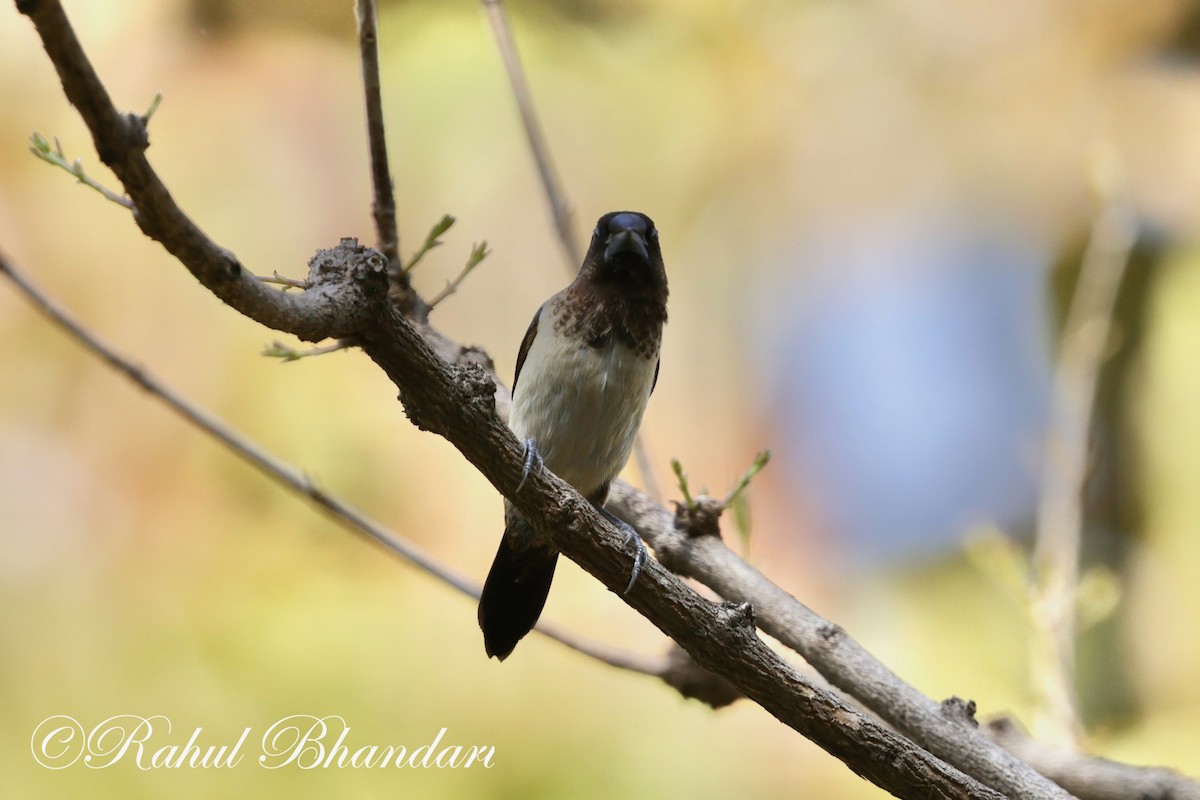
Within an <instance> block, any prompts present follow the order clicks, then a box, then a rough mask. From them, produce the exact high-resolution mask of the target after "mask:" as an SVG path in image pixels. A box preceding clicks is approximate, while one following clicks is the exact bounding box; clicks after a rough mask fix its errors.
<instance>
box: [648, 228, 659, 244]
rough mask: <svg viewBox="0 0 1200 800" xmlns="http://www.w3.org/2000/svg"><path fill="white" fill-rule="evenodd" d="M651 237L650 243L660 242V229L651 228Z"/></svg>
mask: <svg viewBox="0 0 1200 800" xmlns="http://www.w3.org/2000/svg"><path fill="white" fill-rule="evenodd" d="M649 237H650V241H652V242H657V241H658V228H651V229H650V233H649Z"/></svg>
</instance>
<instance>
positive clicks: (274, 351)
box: [262, 339, 353, 363]
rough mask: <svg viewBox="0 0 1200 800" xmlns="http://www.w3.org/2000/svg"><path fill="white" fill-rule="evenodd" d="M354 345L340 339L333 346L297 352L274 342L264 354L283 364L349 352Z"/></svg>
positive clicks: (265, 349) (327, 345) (266, 348)
mask: <svg viewBox="0 0 1200 800" xmlns="http://www.w3.org/2000/svg"><path fill="white" fill-rule="evenodd" d="M352 346H353V345H352V344H351V343H350V341H349V340H348V339H339V340H337V341H336V342H333V343H332V344H326V345H321V346H320V347H310V348H308V349H307V350H297V349H296V348H294V347H289V346H287V345H286V344H284V343H283V342H280V341H274V342H271V343H270V344H269V345H267V346H266V347H264V348H263V352H262V354H263V355H264V356H266V357H267V358H278V359H281V360H282V362H283V363H287V362H289V361H299V360H300V359H302V358H312V357H313V356H323V355H327V354H329V353H336V352H337V351H339V350H349V349H350V348H351V347H352Z"/></svg>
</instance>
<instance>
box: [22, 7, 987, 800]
mask: <svg viewBox="0 0 1200 800" xmlns="http://www.w3.org/2000/svg"><path fill="white" fill-rule="evenodd" d="M18 8H19V9H20V10H21V11H22V12H24V13H26V14H27V15H28V16H29V17H30V19H31V20H32V21H33V22H34V25H35V27H36V28H37V30H38V33H39V35H40V36H41V37H42V41H43V45H44V46H45V48H46V51H47V53H48V54H49V56H50V57H51V60H52V61H53V62H54V63H55V67H56V69H57V70H58V73H59V76H60V78H61V80H62V82H63V87H64V90H65V92H66V94H67V96H68V98H69V99H70V100H71V102H72V103H73V104H74V105H75V106H76V107H77V108H79V109H80V111H81V113H82V115H83V117H84V121H85V123H86V124H87V125H88V128H89V130H91V132H92V135H93V138H94V139H95V140H96V142H97V146H98V148H99V150H100V153H101V157H102V160H103V161H104V162H105V163H106V164H107V165H108V166H109V167H110V168H111V169H112V170H113V172H114V173H115V174H116V175H117V177H118V179H120V180H121V182H122V184H123V185H124V186H125V189H126V192H127V193H128V194H129V196H130V198H131V199H132V200H133V201H134V205H135V206H136V208H137V215H138V222H139V225H141V226H142V228H143V230H144V231H146V233H147V234H148V235H150V236H152V237H153V238H155V239H157V240H158V241H160V242H162V243H163V244H164V246H165V247H167V249H168V250H169V251H170V252H172V254H174V255H175V256H176V257H177V258H179V259H180V260H181V261H182V262H184V264H185V265H186V266H187V267H188V268H189V269H190V270H191V271H192V273H193V274H194V275H195V276H196V277H197V278H198V279H199V280H200V281H201V283H203V284H204V285H205V286H207V287H208V288H209V289H210V290H211V291H213V292H214V294H216V295H217V296H218V297H219V298H221V299H222V300H224V301H226V302H227V303H228V304H230V305H231V306H233V307H234V308H236V309H237V310H239V311H242V312H243V313H245V314H246V315H247V316H250V317H251V318H253V319H257V320H259V321H262V322H264V323H266V324H268V325H270V326H271V327H276V328H279V329H282V330H291V331H292V332H293V333H297V334H298V335H301V336H302V337H304V338H308V337H309V336H312V335H313V333H314V331H313V325H312V315H311V314H308V313H306V311H307V310H308V308H309V307H310V306H312V307H315V308H317V309H319V310H320V311H321V312H323V313H322V314H321V315H320V316H319V317H318V318H319V319H320V320H321V321H322V322H325V323H326V324H327V325H326V326H323V327H322V328H321V329H320V330H319V331H317V333H318V334H319V336H320V338H324V337H327V336H336V337H337V338H348V339H352V340H354V341H355V342H357V343H359V344H360V345H361V346H362V348H363V349H364V351H366V353H367V354H368V355H369V356H370V357H371V358H372V359H373V360H374V361H375V362H376V363H377V364H379V365H380V366H381V367H382V368H383V369H384V371H385V372H386V373H387V374H388V376H389V377H390V378H391V379H392V380H393V382H394V383H396V385H397V386H398V387H399V388H400V398H401V400H402V402H403V404H404V408H405V412H406V413H407V414H408V415H409V417H410V418H411V419H412V420H413V421H414V423H416V424H417V425H418V427H421V428H423V429H427V430H431V431H434V432H436V433H439V434H441V435H443V436H445V437H446V438H447V439H449V440H450V441H451V442H452V443H453V444H454V445H455V446H456V447H458V448H459V449H460V451H461V452H462V453H463V454H464V455H465V456H466V457H467V458H468V460H470V461H471V462H472V463H473V464H474V465H475V466H476V467H477V468H478V469H479V470H480V471H481V472H482V473H483V474H484V476H485V477H487V478H488V480H489V481H491V482H492V484H493V485H495V486H497V488H499V489H500V490H501V492H502V493H504V494H505V495H506V496H507V497H509V499H511V500H513V501H514V503H515V504H516V506H517V508H518V509H519V510H520V511H521V512H522V514H523V515H524V516H525V517H526V518H527V519H528V520H529V521H530V523H531V524H532V525H533V526H534V528H535V529H536V530H538V531H539V532H540V533H541V534H542V535H546V536H548V537H549V538H551V539H552V540H553V541H554V543H555V545H556V546H557V547H558V548H559V549H560V550H561V551H562V552H564V553H565V554H566V555H567V556H568V557H570V558H572V559H573V560H575V561H577V563H580V564H581V565H582V566H583V567H584V568H585V569H587V570H588V571H589V572H591V573H592V574H593V575H595V576H596V577H598V578H600V579H601V580H602V581H603V582H604V583H605V584H606V585H607V586H609V587H610V588H618V587H621V588H623V587H624V585H625V582H626V580H627V573H628V569H629V564H628V557H627V556H626V554H625V553H624V552H623V547H622V546H621V545H622V539H621V537H620V535H619V534H618V533H617V532H616V531H615V530H614V529H613V528H612V526H611V525H609V524H608V523H607V522H605V521H603V519H602V518H601V517H600V516H599V514H598V513H597V512H596V511H595V509H594V508H592V507H591V505H590V504H588V503H587V502H586V501H584V500H583V499H582V498H581V497H580V496H579V495H578V494H577V493H576V492H575V491H574V490H572V489H571V488H570V487H569V486H568V485H567V484H565V483H563V482H562V481H561V480H559V479H558V478H557V477H555V476H553V475H552V474H550V473H546V472H541V473H539V474H537V475H535V476H533V478H532V479H531V480H530V481H529V482H528V483H527V486H528V488H527V489H526V490H525V491H523V492H522V493H521V494H520V495H519V496H515V494H514V493H515V489H516V486H517V483H518V481H519V478H520V470H521V462H522V459H521V449H520V445H519V444H518V443H517V441H516V439H515V438H514V437H513V435H512V433H511V432H510V431H509V429H508V428H507V426H505V425H504V423H503V422H502V421H501V419H500V417H499V416H497V413H496V408H497V404H496V400H495V395H496V385H495V383H494V381H493V379H492V378H491V376H490V375H489V374H488V373H487V372H486V371H485V370H484V369H483V368H481V367H480V366H479V364H478V363H475V362H474V361H471V360H469V359H467V360H466V363H465V364H464V363H455V364H451V363H447V362H446V361H444V360H443V359H442V358H441V357H439V356H438V355H437V353H435V351H434V349H433V348H431V347H430V345H429V344H427V343H426V341H425V340H424V339H423V338H422V336H421V335H420V333H419V332H418V330H417V329H416V328H415V327H414V326H413V325H412V324H410V322H409V321H408V320H407V319H405V317H404V316H403V315H402V314H401V313H400V312H399V311H398V310H397V309H396V308H395V306H394V305H392V304H391V303H390V302H388V297H387V280H386V261H385V259H384V258H383V257H382V256H381V255H380V254H379V253H377V252H375V251H370V250H367V249H365V248H360V247H357V246H356V244H355V243H353V242H349V241H347V242H343V244H342V245H341V246H340V247H339V248H337V249H336V250H335V251H323V252H322V253H319V254H318V255H317V256H316V257H315V258H314V259H313V261H312V264H311V269H310V274H309V288H308V289H307V290H305V291H304V292H303V293H301V294H298V295H286V294H283V293H281V292H278V291H276V290H272V289H267V288H265V287H264V286H263V284H262V283H261V282H259V281H257V280H255V279H254V278H253V277H252V276H251V275H249V274H248V273H246V272H245V271H244V270H243V269H242V267H241V265H240V264H239V263H238V262H237V260H236V259H234V258H233V257H232V256H231V255H230V254H228V253H227V252H225V251H224V250H222V249H221V248H219V247H217V246H216V245H215V244H214V243H213V242H211V241H210V240H209V239H208V238H207V237H206V236H204V234H203V233H202V232H200V230H199V228H198V227H196V226H195V225H194V224H193V223H192V222H191V221H190V220H189V219H187V217H186V216H185V215H184V214H183V213H182V211H180V210H179V209H178V207H177V206H175V204H174V202H173V201H172V200H171V198H170V195H169V193H168V192H167V190H166V188H165V186H163V184H162V182H161V181H160V180H159V178H158V176H157V175H156V174H155V173H154V171H153V169H152V168H151V167H150V165H149V163H148V162H147V160H146V158H145V152H144V151H145V148H146V146H147V145H148V141H147V139H146V136H145V126H144V124H142V121H141V119H140V118H137V117H133V116H132V115H121V114H119V113H118V112H117V111H116V110H115V109H114V108H113V106H112V103H111V101H110V100H109V99H108V96H107V93H106V92H105V91H104V89H103V86H102V85H101V84H100V81H99V79H98V78H97V77H96V75H95V72H94V70H93V69H92V68H91V66H90V64H89V63H88V61H87V59H86V56H85V55H84V53H83V50H82V48H81V47H80V46H79V43H78V40H77V39H76V37H75V35H74V32H73V31H72V30H71V28H70V25H69V23H68V22H67V19H66V16H65V14H64V13H63V11H62V8H61V6H60V5H59V4H58V3H57V2H54V0H37V1H36V2H34V1H32V0H22V1H21V2H19V3H18ZM306 301H307V302H306ZM464 354H465V352H464V351H460V352H459V355H464ZM625 600H626V601H627V602H628V603H630V604H631V605H633V606H634V607H635V608H636V609H637V610H638V611H640V612H641V613H643V614H644V615H646V616H647V617H648V618H649V619H650V620H651V621H652V622H653V623H654V624H655V625H657V626H658V627H659V628H660V629H662V630H663V631H664V632H665V633H667V634H668V635H669V636H671V637H672V638H674V639H676V641H679V642H680V643H681V644H682V645H684V647H685V649H687V651H688V652H689V654H690V655H691V656H692V657H693V658H694V659H696V661H697V662H698V663H699V664H700V665H701V666H703V667H705V668H706V669H709V670H710V671H714V672H716V673H718V674H722V675H723V676H725V677H726V678H727V679H729V680H730V681H731V682H732V683H733V684H734V685H735V686H737V687H738V689H739V690H740V691H742V692H743V693H744V694H746V695H747V696H748V697H751V698H752V699H754V700H756V701H757V702H759V703H760V704H762V705H763V706H764V708H766V709H767V710H768V711H770V712H771V713H772V714H774V715H775V716H776V717H778V718H779V719H781V720H782V721H784V722H785V723H786V724H788V725H790V726H791V727H793V728H795V729H796V730H798V731H799V732H801V733H802V734H804V735H806V736H808V737H809V738H811V739H813V741H815V742H817V743H818V744H820V745H821V746H822V747H824V748H825V749H827V750H829V751H830V752H831V753H833V754H834V755H836V756H837V757H839V758H841V759H842V760H843V761H845V762H846V763H847V764H848V765H850V766H851V768H852V769H854V770H855V771H856V772H859V773H860V774H862V775H863V776H864V777H867V778H868V779H870V780H872V781H874V782H876V783H877V784H878V785H880V786H882V787H884V788H885V789H887V790H888V791H891V792H892V793H893V794H896V795H897V796H900V797H928V796H930V795H931V794H932V795H933V796H936V797H947V798H951V797H988V798H992V797H999V795H998V794H997V793H995V792H994V791H992V790H989V789H987V788H985V787H983V786H981V785H980V784H978V783H977V782H976V781H974V780H973V779H971V778H969V777H967V776H965V775H963V774H962V773H960V772H958V771H957V770H954V769H953V768H950V767H948V766H947V765H945V764H943V763H942V762H940V761H938V760H937V759H935V758H933V757H931V756H930V755H929V754H928V753H927V752H925V751H924V750H922V749H920V748H919V747H916V746H915V745H913V744H912V743H911V742H909V741H907V740H905V739H904V738H903V737H900V736H898V735H896V734H895V733H893V732H892V731H890V730H888V729H887V728H885V727H883V726H881V725H878V724H877V723H875V722H873V721H871V720H868V719H866V718H864V717H862V716H861V715H860V714H859V713H858V712H857V711H856V710H855V709H853V708H852V707H850V706H849V705H847V704H846V703H845V702H843V701H842V700H840V699H839V698H837V697H836V696H835V695H833V694H831V693H829V692H827V691H825V690H824V689H822V688H820V687H818V686H815V685H813V684H811V683H810V682H808V681H807V680H806V679H805V678H804V677H803V676H801V675H800V674H799V673H797V672H796V671H795V670H794V669H793V668H792V667H791V666H790V665H788V664H786V663H785V662H783V661H782V660H781V659H780V658H779V657H778V656H777V655H776V654H775V653H774V652H773V651H771V650H770V649H769V648H768V647H766V646H765V645H764V644H763V643H762V642H761V641H760V640H759V639H758V638H757V637H756V636H755V635H754V632H753V625H752V622H751V619H752V617H751V612H750V610H749V608H748V607H746V606H740V607H723V606H716V605H714V604H712V603H710V602H708V601H706V600H704V599H703V598H701V597H700V596H699V595H697V594H696V593H695V592H694V591H692V590H690V589H688V588H687V587H686V586H684V585H683V584H682V583H681V582H680V581H679V580H678V579H677V578H675V577H674V576H673V575H671V574H670V573H668V572H667V571H666V570H665V569H663V568H662V567H660V566H658V565H657V564H656V563H651V564H650V565H649V567H648V568H647V569H646V570H645V571H644V572H643V576H642V578H641V579H640V580H639V582H638V584H637V586H635V587H634V590H633V591H632V592H630V593H629V594H628V595H626V596H625Z"/></svg>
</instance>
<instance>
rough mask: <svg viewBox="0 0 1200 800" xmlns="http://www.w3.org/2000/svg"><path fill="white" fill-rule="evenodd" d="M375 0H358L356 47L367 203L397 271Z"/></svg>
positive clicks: (380, 246)
mask: <svg viewBox="0 0 1200 800" xmlns="http://www.w3.org/2000/svg"><path fill="white" fill-rule="evenodd" d="M376 18H377V15H376V10H375V0H358V49H359V53H360V57H361V59H362V76H363V92H364V94H365V96H366V103H367V140H368V146H369V148H370V153H371V182H372V184H373V185H374V187H375V201H374V202H373V203H372V205H371V210H372V213H373V214H374V216H375V230H376V233H377V236H378V244H377V248H378V250H379V252H381V253H383V255H384V256H385V257H386V258H387V260H388V272H389V274H391V275H399V274H400V273H401V271H402V270H403V268H404V267H403V264H402V263H401V262H400V234H399V232H398V231H397V229H396V196H395V193H394V190H393V186H392V173H391V170H390V169H389V168H388V154H387V141H386V139H385V136H384V126H383V98H382V97H381V92H380V82H379V29H378V26H377V25H376Z"/></svg>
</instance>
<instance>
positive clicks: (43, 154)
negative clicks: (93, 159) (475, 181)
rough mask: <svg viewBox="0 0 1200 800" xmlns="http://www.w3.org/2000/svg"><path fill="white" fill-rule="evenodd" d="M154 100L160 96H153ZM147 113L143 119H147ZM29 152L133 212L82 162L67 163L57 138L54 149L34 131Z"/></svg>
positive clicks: (126, 198) (130, 201) (127, 199)
mask: <svg viewBox="0 0 1200 800" xmlns="http://www.w3.org/2000/svg"><path fill="white" fill-rule="evenodd" d="M155 97H156V98H158V97H161V95H155ZM152 108H153V107H152ZM149 113H150V112H147V116H146V117H144V119H149V118H150V117H149ZM29 152H31V153H33V154H34V155H35V156H37V157H38V158H40V159H41V160H42V161H45V162H46V163H47V164H53V165H54V166H56V167H60V168H62V169H64V170H66V171H67V172H69V173H71V174H72V175H74V176H75V180H77V181H79V182H80V183H82V184H83V185H84V186H87V187H88V188H89V189H95V190H96V191H97V192H99V193H100V194H101V195H103V196H104V199H105V200H108V201H110V202H113V203H116V204H117V205H119V206H122V207H124V208H127V209H129V210H130V211H132V210H133V201H132V200H130V199H129V198H128V197H125V196H124V195H120V194H117V193H116V192H114V191H113V190H112V189H109V188H108V187H107V186H104V185H103V184H101V183H100V182H99V181H97V180H95V179H94V178H92V177H91V176H90V175H88V174H87V172H86V171H85V170H84V168H83V161H81V160H80V159H78V158H77V159H75V160H74V161H69V160H68V159H67V155H66V153H64V152H63V149H62V144H61V143H60V142H59V141H58V137H57V136H55V137H54V147H51V146H50V142H48V141H46V137H44V136H42V135H41V134H40V133H37V132H36V131H35V132H34V133H33V134H32V135H31V136H30V137H29Z"/></svg>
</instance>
